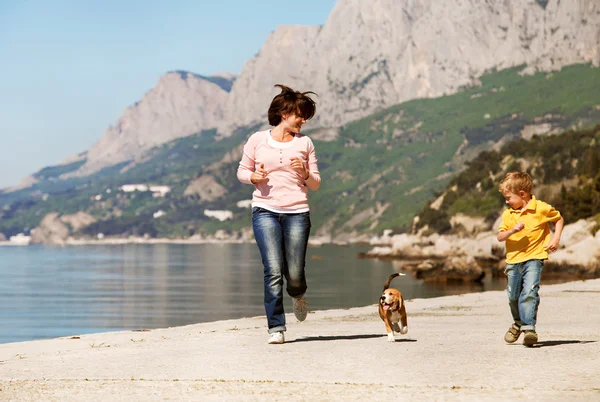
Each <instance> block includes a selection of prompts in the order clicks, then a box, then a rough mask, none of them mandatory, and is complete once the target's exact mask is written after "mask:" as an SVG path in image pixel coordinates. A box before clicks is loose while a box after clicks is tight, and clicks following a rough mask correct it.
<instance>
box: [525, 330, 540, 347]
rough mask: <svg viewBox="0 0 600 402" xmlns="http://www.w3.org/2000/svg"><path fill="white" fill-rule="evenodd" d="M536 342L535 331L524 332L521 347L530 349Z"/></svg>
mask: <svg viewBox="0 0 600 402" xmlns="http://www.w3.org/2000/svg"><path fill="white" fill-rule="evenodd" d="M537 341H538V337H537V334H536V333H535V331H525V337H523V345H525V346H527V347H531V346H533V345H535V344H536V343H537Z"/></svg>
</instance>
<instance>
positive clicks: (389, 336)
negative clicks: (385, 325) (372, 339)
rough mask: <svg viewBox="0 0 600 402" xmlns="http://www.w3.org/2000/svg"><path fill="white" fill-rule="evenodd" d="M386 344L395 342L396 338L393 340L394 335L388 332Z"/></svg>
mask: <svg viewBox="0 0 600 402" xmlns="http://www.w3.org/2000/svg"><path fill="white" fill-rule="evenodd" d="M387 341H388V342H396V338H394V333H393V332H390V333H389V334H388V337H387Z"/></svg>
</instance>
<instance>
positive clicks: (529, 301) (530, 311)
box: [498, 172, 564, 347]
mask: <svg viewBox="0 0 600 402" xmlns="http://www.w3.org/2000/svg"><path fill="white" fill-rule="evenodd" d="M498 189H499V190H500V192H501V193H502V195H503V196H504V198H505V199H506V203H507V204H508V205H509V208H507V209H506V210H505V211H504V213H503V214H502V222H501V223H500V227H499V229H498V241H499V242H503V241H505V242H506V271H505V273H506V276H507V279H508V283H507V286H506V292H507V294H508V304H509V306H510V311H511V313H512V317H513V321H514V323H513V324H512V326H511V327H510V328H509V330H508V332H506V335H504V340H505V341H506V342H507V343H514V342H516V341H517V340H518V339H519V336H520V335H521V332H524V333H525V336H524V339H523V345H525V346H529V347H530V346H533V345H534V344H535V343H536V342H537V341H538V336H537V333H536V332H535V324H536V319H537V311H538V306H539V303H540V297H539V294H538V290H539V287H540V279H541V276H542V268H543V266H544V260H546V259H548V252H554V251H556V250H557V249H558V243H559V241H560V235H561V233H562V230H563V227H564V219H563V218H562V216H561V215H560V212H558V211H557V210H556V209H554V208H553V207H552V206H551V205H549V204H547V203H545V202H543V201H540V200H536V198H535V196H533V195H532V194H531V190H532V189H533V180H532V178H531V176H530V175H528V174H527V173H522V172H511V173H508V174H507V175H506V176H505V177H504V179H502V182H500V185H499V186H498ZM549 222H555V223H556V226H555V229H554V235H551V233H550V225H549Z"/></svg>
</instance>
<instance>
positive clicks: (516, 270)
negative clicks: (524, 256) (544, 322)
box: [504, 260, 544, 331]
mask: <svg viewBox="0 0 600 402" xmlns="http://www.w3.org/2000/svg"><path fill="white" fill-rule="evenodd" d="M543 267H544V260H529V261H524V262H520V263H517V264H507V265H506V270H505V271H504V272H505V273H506V277H507V279H508V283H507V285H506V293H507V294H508V304H509V306H510V312H511V313H512V316H513V320H514V322H515V323H516V324H517V325H518V326H520V327H521V331H535V323H536V320H537V312H538V306H539V305H540V296H539V294H538V291H539V289H540V279H541V278H542V269H543Z"/></svg>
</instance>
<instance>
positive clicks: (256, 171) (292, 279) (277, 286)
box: [237, 85, 321, 344]
mask: <svg viewBox="0 0 600 402" xmlns="http://www.w3.org/2000/svg"><path fill="white" fill-rule="evenodd" d="M275 86H276V87H279V88H281V93H280V94H279V95H277V96H275V98H273V101H272V102H271V106H270V107H269V112H268V118H269V124H270V125H271V126H274V128H273V129H271V130H266V131H259V132H257V133H254V134H252V136H250V138H249V139H248V142H247V143H246V145H245V146H244V153H243V155H242V160H241V162H240V166H239V168H238V172H237V177H238V179H239V180H240V181H241V182H242V183H246V184H253V185H254V187H255V191H254V193H253V194H252V228H253V230H254V237H255V239H256V243H257V245H258V248H259V250H260V254H261V257H262V262H263V267H264V293H265V295H264V296H265V298H264V303H265V310H266V313H267V322H268V326H269V341H268V343H272V344H280V343H283V342H285V337H284V332H285V330H286V327H285V314H284V311H283V278H285V280H286V291H287V293H288V294H289V295H290V296H291V297H292V299H293V306H294V315H295V316H296V318H297V319H298V320H299V321H304V320H305V319H306V314H307V312H308V305H307V302H306V299H305V298H304V294H305V293H306V288H307V286H306V277H305V273H304V265H305V261H306V246H307V244H308V236H309V232H310V214H309V208H308V189H310V190H317V189H318V188H319V186H320V184H321V176H320V175H319V169H318V167H317V157H316V155H315V148H314V146H313V143H312V141H311V140H310V138H308V137H307V136H305V135H302V134H300V130H301V128H302V125H304V124H305V123H306V121H307V120H309V119H310V118H311V117H313V116H314V114H315V110H316V106H315V102H314V101H313V100H312V99H311V98H310V97H309V96H308V95H309V94H314V92H302V93H301V92H298V91H294V90H293V89H291V88H288V87H286V86H284V85H275ZM315 95H316V94H315Z"/></svg>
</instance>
